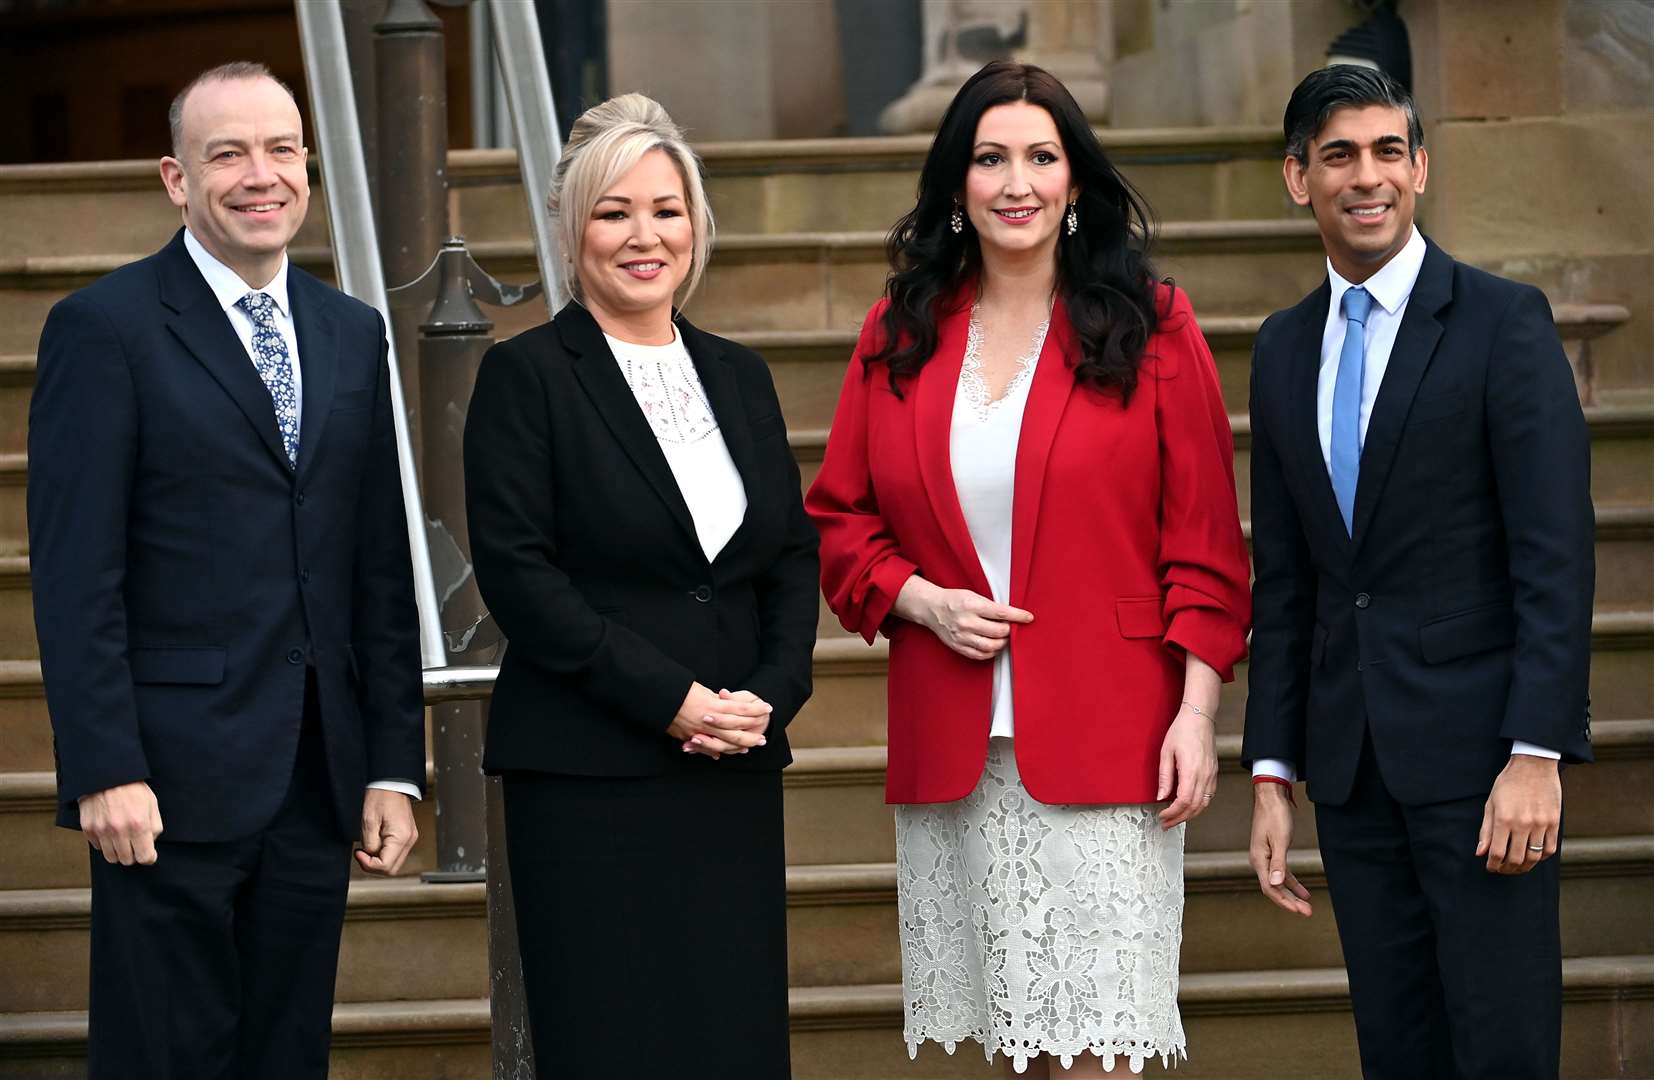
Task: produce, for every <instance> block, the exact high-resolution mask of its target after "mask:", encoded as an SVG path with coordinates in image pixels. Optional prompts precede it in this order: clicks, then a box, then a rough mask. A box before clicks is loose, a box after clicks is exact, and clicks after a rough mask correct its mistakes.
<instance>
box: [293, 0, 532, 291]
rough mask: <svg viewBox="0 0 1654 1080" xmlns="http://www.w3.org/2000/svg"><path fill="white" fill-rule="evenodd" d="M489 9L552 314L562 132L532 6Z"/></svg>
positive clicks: (501, 6)
mask: <svg viewBox="0 0 1654 1080" xmlns="http://www.w3.org/2000/svg"><path fill="white" fill-rule="evenodd" d="M300 2H301V4H302V0H300ZM488 7H489V15H490V16H491V18H490V19H489V22H490V23H491V25H492V26H493V30H494V53H495V56H496V57H497V58H498V59H499V63H500V75H501V76H502V77H503V79H504V81H505V97H506V101H507V103H508V104H509V105H510V106H511V126H512V129H513V131H514V132H515V133H516V137H517V163H518V167H519V168H520V169H521V170H522V174H523V195H524V197H525V198H526V199H527V200H528V219H529V222H530V223H531V224H532V225H533V230H534V251H535V253H536V255H538V257H539V260H540V284H541V285H542V286H544V288H545V298H546V307H547V309H548V310H549V311H550V313H551V314H552V315H556V314H557V305H558V297H559V296H560V295H561V294H560V292H559V289H558V284H559V281H560V278H559V276H558V274H559V270H560V267H559V266H558V261H557V244H556V242H555V240H554V238H553V237H552V233H551V211H550V210H549V209H548V208H547V207H546V193H547V192H549V191H550V190H551V177H552V173H553V171H554V170H555V169H556V168H557V159H558V158H559V157H561V156H562V154H563V136H562V131H561V129H560V128H559V127H558V126H557V110H556V108H555V107H554V106H553V105H552V100H551V76H550V74H549V73H548V72H547V70H546V52H545V49H544V48H543V47H542V46H541V44H540V22H539V16H538V15H537V14H536V13H535V9H534V5H533V4H523V3H504V4H499V3H492V2H489V4H488Z"/></svg>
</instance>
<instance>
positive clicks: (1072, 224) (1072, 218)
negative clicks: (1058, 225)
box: [1063, 203, 1080, 236]
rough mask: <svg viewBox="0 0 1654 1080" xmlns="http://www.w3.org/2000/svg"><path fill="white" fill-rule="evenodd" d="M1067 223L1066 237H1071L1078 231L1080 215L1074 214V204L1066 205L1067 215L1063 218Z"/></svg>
mask: <svg viewBox="0 0 1654 1080" xmlns="http://www.w3.org/2000/svg"><path fill="white" fill-rule="evenodd" d="M1063 220H1064V221H1065V222H1067V223H1068V235H1069V236H1073V235H1074V234H1075V233H1076V232H1078V231H1079V229H1080V215H1079V214H1076V213H1075V212H1074V204H1073V203H1069V204H1068V214H1067V215H1066V216H1065V217H1064V218H1063Z"/></svg>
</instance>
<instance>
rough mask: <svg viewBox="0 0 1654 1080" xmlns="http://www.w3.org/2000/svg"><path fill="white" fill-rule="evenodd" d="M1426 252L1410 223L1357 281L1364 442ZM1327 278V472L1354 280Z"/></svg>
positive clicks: (1318, 404)
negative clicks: (1365, 305) (1363, 305)
mask: <svg viewBox="0 0 1654 1080" xmlns="http://www.w3.org/2000/svg"><path fill="white" fill-rule="evenodd" d="M1424 252H1425V247H1424V237H1423V236H1421V235H1420V234H1419V230H1418V227H1417V226H1414V228H1413V233H1412V235H1411V236H1409V237H1408V238H1407V243H1406V244H1404V245H1403V246H1402V249H1401V250H1400V251H1398V252H1396V253H1395V255H1394V256H1393V257H1392V258H1391V259H1390V261H1389V262H1387V263H1385V264H1384V265H1383V266H1382V267H1380V268H1379V270H1378V272H1377V273H1376V274H1374V275H1373V276H1372V277H1370V278H1368V279H1367V280H1366V281H1363V282H1361V287H1362V288H1364V289H1366V290H1367V292H1368V293H1369V294H1371V296H1372V298H1373V306H1372V310H1371V311H1369V312H1368V313H1367V325H1366V333H1365V338H1364V342H1363V344H1364V346H1365V349H1366V359H1365V363H1364V364H1363V366H1362V369H1361V440H1362V443H1363V445H1365V443H1366V439H1367V422H1368V421H1369V420H1371V419H1372V415H1373V402H1374V400H1376V399H1377V398H1378V388H1379V387H1380V386H1381V385H1383V383H1384V372H1385V371H1386V370H1388V368H1389V366H1390V350H1391V349H1393V348H1394V347H1395V343H1396V332H1397V331H1399V330H1400V329H1401V320H1402V317H1403V316H1404V315H1406V314H1407V300H1408V298H1409V297H1411V296H1412V295H1413V285H1414V283H1415V282H1417V281H1418V278H1419V270H1420V269H1421V268H1422V267H1423V266H1424ZM1327 281H1328V283H1329V284H1330V285H1331V286H1332V295H1331V297H1330V298H1329V303H1328V305H1327V323H1326V327H1325V328H1324V329H1323V330H1322V331H1321V370H1320V375H1319V377H1318V378H1317V379H1316V383H1315V428H1316V433H1317V434H1318V435H1319V436H1320V439H1321V461H1322V463H1323V464H1325V465H1326V467H1327V471H1328V472H1329V473H1330V472H1331V471H1332V393H1333V387H1334V386H1335V385H1336V384H1337V382H1338V364H1339V359H1340V354H1341V353H1342V352H1343V349H1344V333H1345V330H1346V328H1347V326H1348V320H1347V319H1345V317H1344V293H1345V292H1347V291H1349V290H1350V289H1353V288H1355V285H1354V283H1352V282H1350V281H1346V280H1345V279H1344V277H1343V275H1341V274H1340V273H1339V272H1338V271H1337V270H1334V269H1333V268H1332V260H1331V259H1328V260H1327ZM1510 752H1511V753H1512V754H1529V755H1532V756H1533V757H1542V758H1551V759H1553V760H1554V759H1559V758H1561V757H1562V755H1561V754H1559V753H1558V752H1556V751H1555V750H1547V749H1546V748H1544V747H1542V746H1535V745H1533V744H1532V743H1525V742H1522V741H1521V740H1520V739H1518V740H1514V741H1513V742H1512V743H1511V748H1510ZM1252 775H1253V776H1279V777H1281V778H1282V779H1285V780H1295V779H1297V769H1296V768H1295V767H1294V763H1293V762H1290V761H1283V760H1281V759H1279V758H1260V759H1258V760H1257V761H1255V762H1253V763H1252Z"/></svg>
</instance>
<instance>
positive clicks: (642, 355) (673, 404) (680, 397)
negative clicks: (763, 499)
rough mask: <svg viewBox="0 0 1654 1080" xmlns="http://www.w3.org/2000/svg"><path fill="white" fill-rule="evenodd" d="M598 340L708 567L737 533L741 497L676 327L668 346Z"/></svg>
mask: <svg viewBox="0 0 1654 1080" xmlns="http://www.w3.org/2000/svg"><path fill="white" fill-rule="evenodd" d="M603 338H604V340H605V341H607V342H608V343H609V351H610V352H612V353H614V358H615V362H616V363H618V364H619V365H620V373H621V375H623V376H624V377H625V379H626V385H627V386H629V387H631V388H632V396H633V397H635V398H637V403H638V408H640V409H642V410H643V416H644V419H646V420H648V421H649V427H650V429H651V430H652V431H654V433H655V438H656V439H657V440H658V441H659V442H660V449H661V453H663V454H665V455H666V464H667V465H669V466H670V467H671V469H672V476H673V478H674V479H675V480H677V482H678V490H679V491H680V492H682V493H683V501H684V502H685V503H687V504H688V505H689V516H690V517H691V518H692V519H693V520H694V522H695V536H696V538H697V539H699V540H700V542H701V551H702V552H704V553H705V555H706V558H707V561H708V562H711V561H712V560H713V559H716V558H717V557H718V553H719V552H720V551H722V550H723V549H724V545H725V544H727V543H729V538H730V537H732V536H734V535H735V530H737V529H739V528H740V527H741V522H742V520H743V519H744V518H745V517H746V514H747V491H746V487H745V485H743V484H742V482H741V474H740V472H739V471H738V470H737V469H736V468H735V462H734V460H733V459H732V458H731V457H730V456H729V447H728V446H726V445H725V444H724V436H723V433H722V432H720V431H719V430H718V418H717V417H716V416H714V415H713V413H712V404H711V402H709V401H708V400H707V397H706V391H705V389H703V388H702V386H701V377H700V375H699V374H697V373H696V371H695V361H694V360H692V359H691V358H690V356H689V350H688V349H686V348H684V345H683V338H682V337H680V336H679V335H678V329H677V327H676V326H674V327H673V328H672V342H671V344H669V345H634V344H632V343H631V342H629V341H621V340H620V339H619V338H616V337H610V336H609V335H608V334H604V335H603Z"/></svg>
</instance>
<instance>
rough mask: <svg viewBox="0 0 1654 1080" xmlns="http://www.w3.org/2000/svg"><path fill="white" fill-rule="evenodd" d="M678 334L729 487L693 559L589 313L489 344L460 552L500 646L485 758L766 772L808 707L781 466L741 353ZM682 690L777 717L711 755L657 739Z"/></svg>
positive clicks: (639, 416)
mask: <svg viewBox="0 0 1654 1080" xmlns="http://www.w3.org/2000/svg"><path fill="white" fill-rule="evenodd" d="M677 327H678V332H679V334H680V335H681V336H682V338H683V342H684V345H685V346H686V347H687V349H688V350H689V355H690V357H691V358H692V359H693V360H694V362H695V368H696V371H697V372H698V373H699V375H700V379H701V384H702V385H703V386H704V387H705V389H706V395H707V398H708V400H709V401H710V402H711V405H712V411H713V413H714V415H715V416H716V417H717V419H718V424H719V426H720V428H721V429H722V433H723V437H724V441H725V443H726V444H727V445H728V446H729V453H730V457H731V458H732V459H733V460H734V462H735V467H736V469H737V470H738V471H739V472H740V474H741V479H742V481H743V482H744V483H745V486H746V493H747V513H746V518H745V520H744V521H743V523H742V524H741V527H740V528H739V529H738V530H737V531H736V533H735V535H734V536H733V537H732V538H731V539H730V541H729V543H728V544H727V545H725V547H724V549H723V550H722V551H721V552H719V554H718V557H717V559H715V560H713V561H712V562H711V563H708V562H707V559H706V556H705V555H704V554H703V552H702V550H701V546H700V543H699V541H698V540H697V539H696V536H695V527H694V523H693V521H692V520H691V518H690V515H689V508H688V506H687V505H686V504H685V503H684V500H683V496H682V494H681V493H680V492H679V490H678V487H677V483H676V482H675V480H674V479H673V477H672V471H671V469H670V467H669V466H668V465H667V462H666V457H665V455H664V454H662V453H661V449H660V444H659V443H658V442H657V441H656V439H655V436H654V433H653V432H652V431H651V430H650V428H649V425H648V422H647V421H646V420H645V419H644V416H643V412H642V410H641V409H640V408H639V407H638V404H637V400H636V399H635V398H634V397H633V396H632V391H631V390H630V389H629V388H628V387H627V385H626V380H625V379H624V377H623V376H622V375H621V372H620V366H619V364H618V363H616V361H615V358H614V354H613V353H611V352H610V351H609V347H608V344H607V342H605V341H604V340H603V334H602V331H601V330H600V329H599V328H598V325H597V322H596V320H594V319H593V318H592V316H591V314H590V313H588V312H587V311H586V309H585V308H583V307H581V306H580V305H579V304H578V303H571V304H569V305H568V306H566V307H565V308H563V310H562V311H560V312H559V313H558V314H557V317H556V319H555V320H554V321H553V322H550V323H547V324H545V325H542V326H538V327H536V328H534V329H533V330H529V331H527V332H526V333H524V334H521V335H519V336H518V337H515V338H513V339H511V340H510V341H505V342H501V343H500V344H498V345H495V346H494V347H493V348H492V349H490V350H489V351H488V355H487V356H486V357H484V358H483V362H482V368H481V370H480V371H479V372H478V375H477V382H476V387H475V390H474V391H473V394H472V398H471V408H470V414H469V416H468V418H467V420H466V425H465V489H466V506H467V508H468V511H469V516H470V530H471V551H472V557H473V559H474V561H475V565H476V574H477V585H478V587H479V588H480V589H481V590H482V596H483V599H484V601H485V602H486V603H487V604H488V607H489V610H490V611H491V612H492V613H493V615H494V618H495V619H496V620H497V621H498V622H499V625H500V628H501V629H502V630H503V631H504V632H505V634H506V636H507V637H508V638H509V639H510V642H511V645H510V648H509V649H508V650H507V652H506V655H505V659H504V661H503V662H502V663H501V665H500V675H499V681H498V682H497V683H496V684H495V687H494V700H493V704H492V706H491V708H490V712H489V723H488V745H487V750H486V754H485V756H484V761H483V767H484V768H485V769H487V770H488V771H490V772H501V771H506V770H517V769H522V770H530V771H537V772H550V773H566V774H579V775H593V776H627V775H648V774H652V773H660V772H665V771H667V770H670V769H683V768H717V769H726V770H727V769H779V768H782V767H784V766H785V765H787V764H788V763H789V762H790V761H791V760H792V757H791V754H790V753H789V751H788V748H787V739H786V734H785V728H786V725H787V724H788V722H789V721H791V720H792V718H793V716H794V715H795V714H796V713H797V712H798V710H799V708H800V707H801V706H802V705H803V704H804V702H805V700H806V699H807V698H808V697H809V696H810V665H811V653H812V650H813V648H814V645H815V631H816V614H817V606H818V604H817V589H818V587H819V584H818V583H819V581H820V578H819V569H818V564H817V558H816V546H817V539H816V533H815V528H814V526H812V525H811V524H810V521H809V519H808V518H807V517H806V516H805V514H804V505H803V499H802V497H801V494H800V488H799V475H798V465H797V463H796V462H795V461H794V460H793V456H792V453H791V451H790V450H789V449H788V446H787V431H786V427H785V425H784V424H783V423H782V419H781V406H780V403H779V401H778V400H777V399H776V395H775V386H774V383H773V382H772V381H771V379H770V373H769V368H768V367H767V366H766V365H765V363H764V360H763V358H762V357H760V356H759V355H758V354H757V353H755V352H753V351H752V350H750V349H746V348H743V347H741V346H740V345H737V344H735V343H734V342H731V341H725V340H724V339H722V338H718V337H713V336H712V335H711V334H704V333H702V332H700V331H699V330H697V329H695V327H693V326H691V325H690V324H689V322H688V321H687V320H685V319H683V318H681V317H680V318H678V319H677ZM691 681H699V682H701V683H703V684H704V685H706V686H708V687H711V688H712V689H713V690H714V691H716V690H719V689H722V688H726V687H727V688H728V689H731V690H740V689H746V690H751V691H752V692H753V693H755V694H757V695H758V696H759V697H761V698H763V699H764V700H765V701H768V702H769V703H770V704H771V705H773V706H774V707H775V712H774V714H773V717H772V719H771V723H770V728H769V734H768V736H767V741H768V745H767V746H764V747H760V748H757V749H754V750H752V751H751V752H750V753H748V754H745V755H741V756H736V757H725V758H723V759H722V760H720V761H712V760H711V759H710V758H706V757H704V756H702V755H698V754H695V755H690V754H685V753H683V751H682V750H681V749H680V747H679V744H678V743H677V742H676V741H674V740H673V739H671V738H669V737H667V735H666V728H667V726H668V725H669V724H670V723H671V722H672V718H673V716H674V715H675V714H676V713H677V710H678V707H679V706H680V705H682V704H683V699H684V695H686V694H687V693H688V692H689V686H690V683H691Z"/></svg>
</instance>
